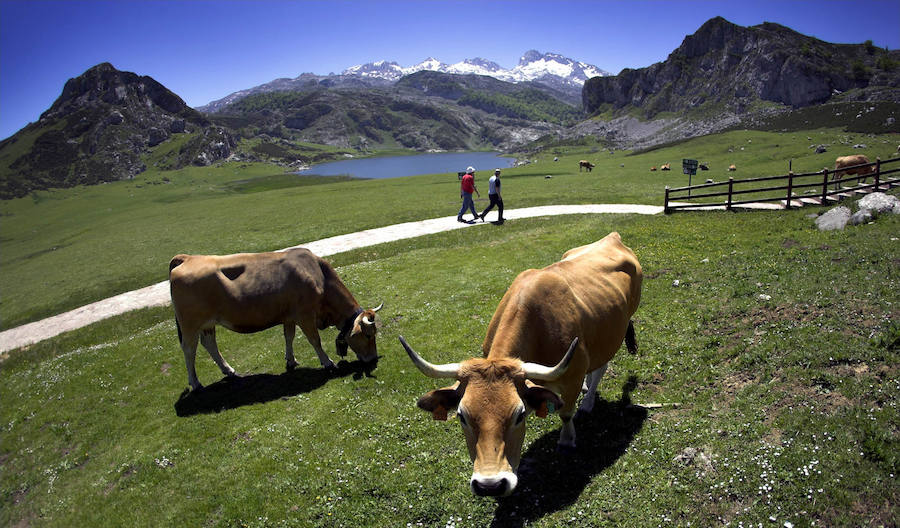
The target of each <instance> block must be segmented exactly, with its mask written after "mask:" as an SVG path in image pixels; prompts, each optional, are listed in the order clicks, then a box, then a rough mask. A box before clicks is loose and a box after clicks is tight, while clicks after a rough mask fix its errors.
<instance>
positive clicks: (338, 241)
mask: <svg viewBox="0 0 900 528" xmlns="http://www.w3.org/2000/svg"><path fill="white" fill-rule="evenodd" d="M662 212H663V208H662V207H661V206H655V205H634V204H586V205H547V206H540V207H528V208H524V209H511V210H507V211H504V216H505V217H506V219H507V220H517V219H521V218H532V217H536V216H553V215H566V214H603V213H619V214H644V215H655V214H660V213H662ZM495 215H496V213H495V212H492V213H491V214H490V216H489V217H488V218H496V217H495ZM478 225H485V224H483V223H481V222H479V223H476V224H464V223H460V222H457V221H456V217H454V216H449V217H443V218H431V219H428V220H420V221H417V222H406V223H403V224H395V225H390V226H385V227H379V228H377V229H367V230H365V231H359V232H357V233H350V234H347V235H340V236H335V237H331V238H325V239H322V240H316V241H314V242H309V243H305V244H300V245H297V246H292V247H291V248H294V247H305V248H307V249H309V250H310V251H312V252H313V253H315V254H316V255H319V256H320V257H325V256H328V255H334V254H336V253H342V252H344V251H350V250H352V249H357V248H361V247H366V246H373V245H376V244H382V243H384V242H391V241H394V240H402V239H404V238H414V237H418V236H423V235H431V234H434V233H440V232H443V231H450V230H453V229H462V228H465V227H474V226H478ZM488 225H489V224H488ZM291 248H285V249H284V250H282V251H285V250H287V249H291ZM170 301H171V299H170V298H169V281H163V282H160V283H157V284H154V285H152V286H147V287H146V288H141V289H139V290H134V291H130V292H126V293H122V294H120V295H116V296H114V297H110V298H108V299H104V300H102V301H97V302H95V303H91V304H88V305H86V306H82V307H81V308H76V309H74V310H71V311H68V312H65V313H62V314H59V315H54V316H53V317H48V318H47V319H43V320H41V321H35V322H33V323H28V324H25V325H22V326H19V327H16V328H12V329H10V330H6V331H3V332H0V355H5V354H6V353H7V352H9V351H10V350H15V349H17V348H21V347H24V346H27V345H31V344H34V343H37V342H39V341H43V340H44V339H49V338H51V337H55V336H57V335H59V334H61V333H63V332H68V331H71V330H75V329H78V328H81V327H83V326H87V325H89V324H93V323H96V322H98V321H102V320H103V319H107V318H109V317H114V316H116V315H121V314H124V313H127V312H130V311H132V310H139V309H141V308H150V307H154V306H164V305H166V304H169V302H170Z"/></svg>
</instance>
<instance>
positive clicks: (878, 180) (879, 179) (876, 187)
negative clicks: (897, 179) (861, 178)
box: [875, 158, 881, 192]
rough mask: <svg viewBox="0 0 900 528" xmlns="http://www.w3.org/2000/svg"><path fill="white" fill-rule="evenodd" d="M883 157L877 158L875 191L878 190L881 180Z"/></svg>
mask: <svg viewBox="0 0 900 528" xmlns="http://www.w3.org/2000/svg"><path fill="white" fill-rule="evenodd" d="M880 176H881V158H875V192H878V191H879V189H878V186H879V182H880V181H881V178H880Z"/></svg>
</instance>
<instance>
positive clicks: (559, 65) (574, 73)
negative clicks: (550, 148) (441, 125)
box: [343, 50, 612, 88]
mask: <svg viewBox="0 0 900 528" xmlns="http://www.w3.org/2000/svg"><path fill="white" fill-rule="evenodd" d="M422 70H433V71H438V72H443V73H455V74H475V75H488V76H491V77H495V78H497V79H500V80H501V81H507V82H526V81H537V82H542V83H548V84H554V85H567V86H570V87H571V86H577V87H579V88H580V87H581V86H582V85H583V84H584V82H585V81H586V80H588V79H590V78H591V77H597V76H601V77H602V76H607V75H612V74H611V73H609V72H607V71H604V70H601V69H600V68H598V67H597V66H594V65H592V64H587V63H584V62H579V61H575V60H572V59H570V58H568V57H564V56H562V55H559V54H557V53H540V52H538V51H535V50H530V51H528V52H526V53H525V54H524V55H522V57H521V58H520V59H519V64H518V65H517V66H516V67H514V68H512V69H505V68H503V67H501V66H500V65H499V64H497V63H496V62H493V61H489V60H486V59H482V58H480V57H477V58H474V59H466V60H464V61H462V62H457V63H455V64H449V65H448V64H446V63H443V62H441V61H439V60H437V59H434V58H431V57H429V58H428V59H425V60H424V61H422V62H420V63H419V64H416V65H414V66H410V67H407V68H404V67H402V66H400V65H399V64H397V63H396V62H388V61H378V62H370V63H368V64H360V65H358V66H352V67H350V68H347V69H346V70H344V72H343V74H344V75H356V76H360V77H367V78H380V79H385V80H388V81H396V80H397V79H399V78H401V77H403V76H404V75H409V74H411V73H416V72H418V71H422Z"/></svg>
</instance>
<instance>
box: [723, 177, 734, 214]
mask: <svg viewBox="0 0 900 528" xmlns="http://www.w3.org/2000/svg"><path fill="white" fill-rule="evenodd" d="M732 189H734V178H733V177H731V176H729V177H728V205H726V206H725V210H726V211H731V191H732Z"/></svg>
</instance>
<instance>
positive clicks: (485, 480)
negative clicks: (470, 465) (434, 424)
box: [400, 233, 642, 496]
mask: <svg viewBox="0 0 900 528" xmlns="http://www.w3.org/2000/svg"><path fill="white" fill-rule="evenodd" d="M641 277H642V272H641V265H640V264H639V263H638V260H637V258H636V257H635V256H634V253H633V252H632V251H631V249H629V248H628V247H626V246H625V245H623V244H622V239H621V238H620V237H619V234H618V233H610V234H609V235H608V236H606V237H605V238H603V239H602V240H599V241H597V242H594V243H593V244H589V245H586V246H582V247H578V248H575V249H571V250H569V251H567V252H566V253H565V254H564V255H563V258H562V260H561V261H559V262H557V263H555V264H551V265H550V266H547V267H546V268H544V269H540V270H527V271H523V272H522V273H520V274H519V276H518V277H516V279H515V280H514V281H513V283H512V285H511V286H510V287H509V290H508V291H507V292H506V294H505V295H504V296H503V299H502V300H501V301H500V305H499V306H498V307H497V310H496V311H495V312H494V317H493V318H492V319H491V323H490V325H489V327H488V331H487V336H486V337H485V339H484V344H483V345H482V351H483V353H484V357H483V358H472V359H467V360H465V361H463V362H461V363H451V364H447V365H432V364H431V363H429V362H427V361H425V360H424V359H422V358H421V357H420V356H419V355H418V354H416V352H415V351H414V350H413V349H412V348H411V347H410V346H409V345H408V344H407V343H406V341H405V340H404V339H403V338H402V337H401V338H400V342H401V344H402V345H403V347H404V348H405V349H406V352H407V354H409V357H410V358H411V359H412V361H413V363H414V364H415V365H416V366H417V367H418V368H419V370H421V371H422V373H424V374H425V375H426V376H430V377H433V378H453V379H456V380H457V381H456V383H454V384H453V385H451V386H449V387H445V388H443V389H438V390H435V391H431V392H429V393H428V394H426V395H424V396H422V397H421V398H420V399H419V401H418V406H419V407H420V408H421V409H423V410H425V411H428V412H431V413H432V416H433V417H434V419H436V420H446V419H447V411H448V410H454V409H455V410H456V412H457V415H458V416H459V421H460V424H461V425H462V429H463V432H464V433H465V436H466V444H467V446H468V449H469V456H470V457H471V458H472V461H473V462H474V472H473V474H472V478H471V480H470V485H471V488H472V491H473V492H474V493H475V494H476V495H488V496H499V495H508V494H510V493H512V491H513V490H514V489H515V487H516V484H517V482H518V478H517V476H516V471H517V469H518V466H519V460H520V457H521V451H522V442H523V440H524V438H525V417H526V416H527V415H528V413H530V412H532V411H535V412H536V414H537V415H538V416H541V417H545V416H546V415H547V413H548V412H552V411H553V410H554V409H559V415H560V418H561V419H562V422H563V428H562V432H561V434H560V437H559V446H560V447H561V448H564V449H566V448H568V449H571V448H574V447H575V426H574V424H573V422H572V417H573V416H574V414H575V402H576V399H577V398H578V395H579V393H580V391H581V390H582V386H583V385H584V386H586V388H587V394H586V395H585V397H584V399H583V400H582V402H581V406H580V409H581V410H582V411H584V412H591V410H592V409H593V406H594V399H595V397H596V389H597V384H598V383H600V378H601V377H602V376H603V373H604V372H605V371H606V367H607V363H608V362H609V360H610V359H611V358H612V357H613V356H614V355H615V353H616V352H617V351H618V349H619V346H620V345H621V344H622V340H623V339H624V340H625V341H626V344H627V346H628V349H629V351H631V352H634V351H636V350H637V342H636V340H635V337H634V326H633V325H632V323H631V317H632V315H634V312H635V311H636V310H637V307H638V304H639V302H640V297H641ZM535 382H537V383H535ZM539 383H540V384H539Z"/></svg>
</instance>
